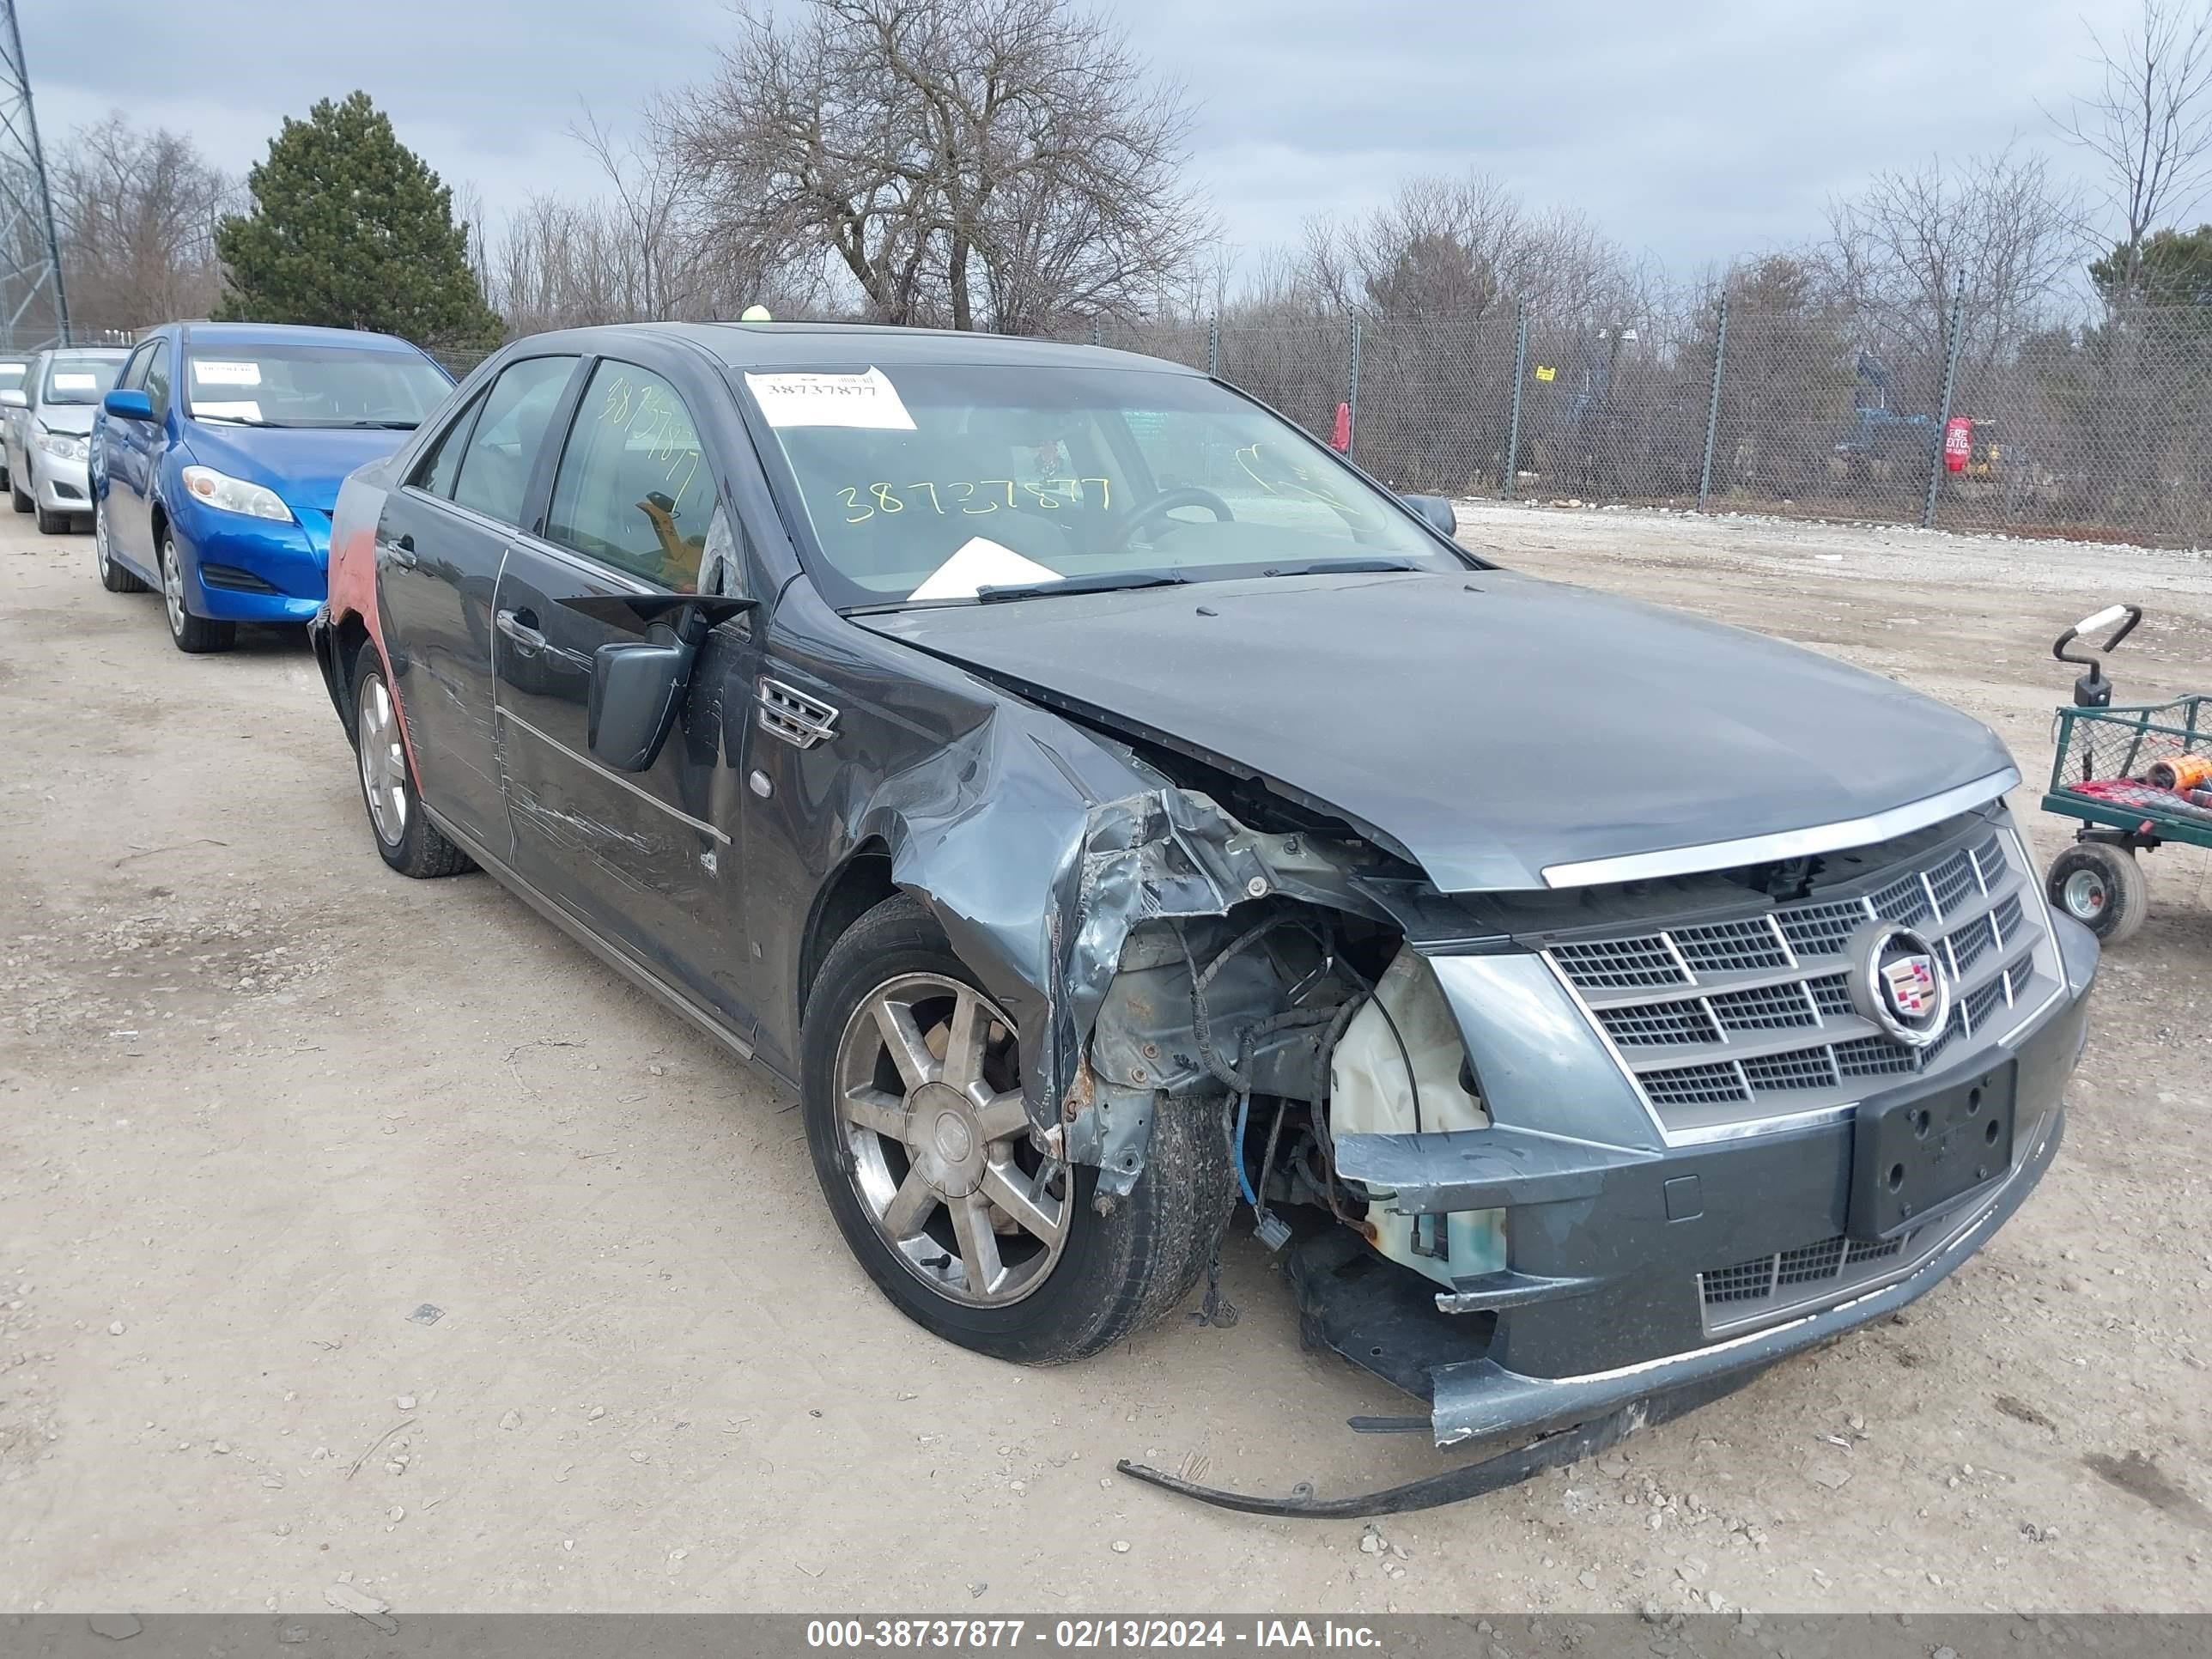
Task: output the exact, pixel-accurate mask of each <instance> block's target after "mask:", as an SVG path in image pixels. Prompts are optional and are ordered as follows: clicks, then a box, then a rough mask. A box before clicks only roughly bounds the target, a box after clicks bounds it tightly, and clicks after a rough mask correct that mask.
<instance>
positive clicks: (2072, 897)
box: [2044, 841, 2150, 945]
mask: <svg viewBox="0 0 2212 1659" xmlns="http://www.w3.org/2000/svg"><path fill="white" fill-rule="evenodd" d="M2044 890H2045V892H2047V893H2049V894H2050V896H2051V903H2052V904H2053V905H2055V906H2057V908H2058V909H2059V910H2061V911H2062V912H2063V913H2064V914H2065V915H2069V916H2071V917H2073V918H2074V920H2075V921H2078V922H2080V923H2081V925H2082V926H2083V927H2087V929H2088V930H2089V931H2090V932H2091V933H2094V934H2095V935H2096V936H2097V937H2098V938H2099V939H2101V940H2103V941H2104V943H2105V944H2106V945H2121V944H2124V943H2125V942H2126V941H2128V940H2129V939H2133V938H2134V937H2135V936H2136V933H2138V932H2140V931H2141V930H2142V925H2143V918H2144V916H2145V915H2147V914H2148V912H2149V909H2150V884H2149V883H2148V881H2147V880H2145V879H2144V877H2143V871H2142V864H2141V863H2139V862H2138V861H2137V860H2136V855H2135V852H2134V849H2133V848H2126V847H2120V846H2117V845H2115V844H2114V843H2113V842H2108V841H2077V842H2075V843H2074V844H2073V845H2072V846H2071V847H2069V848H2067V849H2066V850H2065V851H2064V852H2063V853H2061V854H2059V855H2058V856H2057V858H2055V859H2053V860H2051V870H2050V872H2049V873H2048V874H2047V875H2046V876H2045V878H2044Z"/></svg>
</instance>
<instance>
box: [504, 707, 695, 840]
mask: <svg viewBox="0 0 2212 1659" xmlns="http://www.w3.org/2000/svg"><path fill="white" fill-rule="evenodd" d="M492 708H493V711H494V712H495V713H496V714H498V716H499V718H500V720H501V724H503V725H513V726H520V727H521V728H522V729H523V730H524V731H526V732H529V733H530V735H531V736H532V737H533V738H537V739H538V742H540V743H542V744H548V745H550V747H552V748H555V749H557V750H560V751H561V752H562V754H563V755H566V756H567V757H568V758H569V759H570V760H572V761H574V762H575V763H576V764H578V765H579V766H581V767H584V768H586V769H589V770H590V771H592V772H595V773H597V774H598V775H599V776H600V777H603V778H605V780H606V781H608V782H609V783H612V784H618V785H620V786H621V787H623V788H624V789H627V790H629V793H631V794H633V795H635V796H636V797H637V798H638V799H640V800H641V801H643V802H644V803H645V804H646V805H648V806H657V807H659V809H660V810H661V811H664V812H665V813H667V814H668V816H669V817H671V818H675V819H678V821H680V822H681V823H686V824H689V825H690V827H691V828H692V829H696V830H697V831H698V832H699V833H700V834H701V835H702V836H712V837H714V840H716V841H719V842H721V843H722V844H723V845H724V846H725V847H726V846H728V845H729V844H730V837H729V836H728V834H727V833H726V832H725V831H723V830H721V829H717V828H715V827H714V825H713V824H711V823H708V822H707V820H706V819H704V818H695V817H692V816H691V815H690V813H689V812H686V811H683V810H682V809H680V808H678V807H674V806H671V805H669V804H668V803H667V802H666V801H665V800H663V799H660V797H659V796H658V795H656V794H654V793H653V792H652V791H651V790H648V789H641V788H639V787H637V786H636V785H635V784H634V783H632V782H631V781H629V779H628V778H626V777H624V776H623V775H622V774H621V773H619V772H617V771H614V770H612V769H609V768H607V767H605V766H602V765H600V764H599V762H597V761H595V760H593V759H592V757H590V756H589V755H580V754H578V753H577V752H576V751H575V750H573V749H571V748H569V747H568V744H565V743H563V742H562V741H561V740H560V738H556V737H554V736H553V735H552V734H551V733H550V732H541V731H539V730H538V727H536V726H532V724H531V723H530V722H529V721H528V720H525V719H523V718H522V716H521V715H520V714H516V713H515V712H514V711H513V709H511V708H504V707H502V706H501V705H500V704H499V703H498V702H494V703H493V705H492Z"/></svg>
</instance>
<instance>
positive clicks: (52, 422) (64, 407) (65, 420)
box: [37, 404, 99, 438]
mask: <svg viewBox="0 0 2212 1659" xmlns="http://www.w3.org/2000/svg"><path fill="white" fill-rule="evenodd" d="M97 413H99V406H98V405H97V404H44V405H42V406H41V407H40V410H39V412H38V416H37V418H38V422H39V424H40V426H42V427H44V428H46V430H47V431H49V432H66V433H68V434H69V435H70V436H71V437H74V438H82V437H83V436H84V435H85V434H87V433H88V432H90V431H91V430H92V417H93V416H94V415H96V414H97Z"/></svg>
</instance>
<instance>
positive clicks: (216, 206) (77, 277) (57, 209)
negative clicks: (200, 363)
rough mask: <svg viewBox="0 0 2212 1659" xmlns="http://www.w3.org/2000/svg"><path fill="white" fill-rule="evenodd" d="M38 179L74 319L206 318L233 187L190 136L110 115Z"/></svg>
mask: <svg viewBox="0 0 2212 1659" xmlns="http://www.w3.org/2000/svg"><path fill="white" fill-rule="evenodd" d="M48 176H49V179H50V181H51V185H52V191H53V199H54V216H55V220H56V222H57V228H58V234H59V236H60V240H61V245H62V248H61V252H62V270H63V276H64V280H65V281H66V283H68V285H69V294H70V309H71V311H72V313H74V314H75V315H76V317H79V318H81V319H83V320H84V321H86V322H87V323H88V324H91V325H96V326H100V327H109V328H137V327H143V326H144V325H149V324H152V323H159V322H165V321H167V320H168V319H171V318H174V317H204V316H205V315H206V314H207V313H208V312H209V310H210V308H211V307H213V306H214V304H215V301H216V298H217V296H218V295H220V294H221V292H222V271H221V269H220V267H219V266H218V264H217V263H216V255H215V227H216V222H218V221H219V220H220V219H221V218H222V216H223V214H224V213H225V212H227V211H228V210H229V209H230V207H231V206H232V204H233V203H234V200H235V198H236V196H237V193H238V185H237V181H236V180H235V179H231V178H230V177H229V176H228V175H227V174H225V173H223V172H222V171H221V169H219V168H217V167H214V166H212V165H210V163H209V162H208V161H206V160H205V159H204V157H203V156H202V155H200V153H199V150H198V149H197V147H196V146H195V145H194V144H193V143H192V141H191V139H190V138H188V137H184V136H182V135H180V134H178V133H173V132H169V131H163V130H158V129H157V130H155V131H147V130H146V129H144V128H141V127H135V126H132V125H131V124H130V122H129V121H127V120H126V119H125V118H124V117H123V116H122V115H121V114H120V113H119V112H118V113H117V114H114V115H111V116H109V117H108V118H107V119H106V120H105V121H102V122H100V123H98V124H97V125H94V126H89V127H85V128H82V129H80V130H79V131H76V133H74V134H72V135H71V137H70V139H69V141H68V143H65V144H64V145H63V146H62V147H61V149H60V151H59V153H58V155H55V157H54V158H53V161H52V165H51V166H50V167H49V169H48Z"/></svg>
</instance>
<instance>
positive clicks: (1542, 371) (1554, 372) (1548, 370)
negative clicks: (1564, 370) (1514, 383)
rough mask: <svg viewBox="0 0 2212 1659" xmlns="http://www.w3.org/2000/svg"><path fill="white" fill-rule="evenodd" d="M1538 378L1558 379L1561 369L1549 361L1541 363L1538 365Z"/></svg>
mask: <svg viewBox="0 0 2212 1659" xmlns="http://www.w3.org/2000/svg"><path fill="white" fill-rule="evenodd" d="M1536 378H1537V379H1538V380H1558V379H1559V370H1558V369H1556V368H1553V367H1552V366H1551V365H1550V364H1549V363H1539V364H1537V365H1536Z"/></svg>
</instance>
